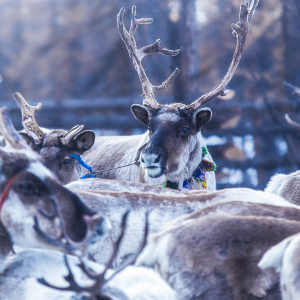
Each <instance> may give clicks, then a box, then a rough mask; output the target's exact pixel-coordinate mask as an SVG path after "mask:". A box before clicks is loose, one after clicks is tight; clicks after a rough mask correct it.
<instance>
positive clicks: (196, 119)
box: [192, 107, 212, 130]
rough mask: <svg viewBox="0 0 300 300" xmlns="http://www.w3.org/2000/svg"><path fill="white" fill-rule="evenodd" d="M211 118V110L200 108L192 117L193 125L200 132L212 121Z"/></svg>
mask: <svg viewBox="0 0 300 300" xmlns="http://www.w3.org/2000/svg"><path fill="white" fill-rule="evenodd" d="M211 117H212V111H211V109H210V108H208V107H205V108H199V109H197V110H195V111H194V113H193V115H192V120H193V124H194V126H195V127H196V128H197V129H198V130H200V128H201V127H202V126H205V125H206V124H207V123H208V122H209V121H210V120H211Z"/></svg>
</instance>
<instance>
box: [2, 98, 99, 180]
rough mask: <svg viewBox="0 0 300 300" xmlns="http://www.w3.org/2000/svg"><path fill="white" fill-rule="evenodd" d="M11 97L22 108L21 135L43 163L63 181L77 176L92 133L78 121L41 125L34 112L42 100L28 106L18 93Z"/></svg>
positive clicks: (89, 145) (92, 142)
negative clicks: (63, 125)
mask: <svg viewBox="0 0 300 300" xmlns="http://www.w3.org/2000/svg"><path fill="white" fill-rule="evenodd" d="M14 99H15V100H16V102H17V103H18V105H19V107H20V109H21V112H22V124H23V127H24V129H25V130H24V131H23V132H20V135H21V136H22V137H23V138H24V139H25V140H26V141H27V143H28V144H29V145H30V146H31V148H32V149H33V150H34V151H36V152H38V153H39V154H40V155H41V156H42V158H43V163H44V165H45V166H46V167H47V168H48V169H50V170H51V171H52V172H53V173H54V174H55V175H56V176H57V178H58V179H59V181H60V182H61V183H62V184H67V183H69V182H71V181H74V180H77V179H79V178H80V176H81V166H80V165H81V164H83V165H84V163H82V161H81V159H80V155H82V154H83V153H84V152H85V151H87V150H88V149H90V148H91V147H92V146H93V144H94V141H95V133H94V132H93V131H91V130H85V131H82V130H83V127H84V126H83V125H77V126H75V127H73V128H72V129H70V130H69V131H65V130H62V129H58V130H57V129H55V130H49V129H46V128H40V127H39V126H38V124H37V122H36V120H35V117H34V114H35V112H36V111H40V110H41V108H42V104H41V103H39V104H38V105H37V106H30V105H29V104H28V103H27V102H26V100H25V99H24V98H23V96H22V95H21V94H20V93H15V94H14ZM1 144H2V145H3V144H4V142H3V139H2V140H0V145H1Z"/></svg>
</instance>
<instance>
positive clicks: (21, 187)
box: [19, 183, 33, 192]
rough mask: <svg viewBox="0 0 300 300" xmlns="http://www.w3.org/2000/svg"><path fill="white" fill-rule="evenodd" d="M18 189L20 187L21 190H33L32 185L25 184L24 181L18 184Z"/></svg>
mask: <svg viewBox="0 0 300 300" xmlns="http://www.w3.org/2000/svg"><path fill="white" fill-rule="evenodd" d="M19 189H20V190H21V191H25V192H27V191H30V190H33V186H32V185H31V184H26V183H24V184H20V185H19Z"/></svg>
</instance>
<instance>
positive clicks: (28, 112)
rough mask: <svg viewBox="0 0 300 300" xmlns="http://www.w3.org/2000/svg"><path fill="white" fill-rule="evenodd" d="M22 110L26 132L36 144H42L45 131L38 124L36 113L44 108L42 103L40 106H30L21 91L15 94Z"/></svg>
mask: <svg viewBox="0 0 300 300" xmlns="http://www.w3.org/2000/svg"><path fill="white" fill-rule="evenodd" d="M13 97H14V99H15V100H16V102H17V103H18V105H19V107H20V109H21V112H22V124H23V127H24V129H25V130H26V132H27V133H28V134H29V135H30V136H31V137H32V138H33V139H34V141H35V143H36V144H40V142H41V141H42V139H43V137H44V135H45V133H44V132H43V131H42V130H41V129H40V127H39V125H38V124H37V122H36V120H35V117H34V113H35V112H36V111H40V110H41V109H42V103H39V104H38V106H30V105H29V104H28V103H27V102H26V100H25V99H24V98H23V96H22V95H21V94H20V93H15V94H14V95H13Z"/></svg>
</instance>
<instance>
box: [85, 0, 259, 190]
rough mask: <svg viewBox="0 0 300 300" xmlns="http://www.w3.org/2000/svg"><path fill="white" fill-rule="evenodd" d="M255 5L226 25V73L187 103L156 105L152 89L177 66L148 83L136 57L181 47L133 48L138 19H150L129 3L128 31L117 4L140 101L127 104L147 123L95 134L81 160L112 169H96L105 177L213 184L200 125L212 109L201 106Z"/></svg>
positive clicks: (181, 185)
mask: <svg viewBox="0 0 300 300" xmlns="http://www.w3.org/2000/svg"><path fill="white" fill-rule="evenodd" d="M246 2H247V3H248V1H246ZM246 5H248V4H246ZM255 7H256V6H255V5H254V6H253V7H250V6H247V9H245V11H244V14H243V15H241V18H240V20H239V22H238V23H237V24H233V25H232V29H233V34H234V35H235V36H236V38H237V47H236V50H235V53H234V56H233V60H232V63H231V65H230V67H229V70H228V72H227V74H226V76H225V77H224V79H223V80H222V81H221V82H220V83H219V84H218V85H217V86H216V87H215V88H214V89H213V90H212V91H210V92H209V93H207V94H205V95H204V96H202V97H200V98H199V99H198V100H196V101H195V102H193V103H192V104H190V105H185V104H182V103H173V104H170V105H161V104H159V103H158V102H157V101H156V99H155V97H154V92H155V91H157V90H163V89H166V88H167V86H168V85H170V84H171V83H172V82H173V80H174V79H175V77H176V76H177V74H178V72H179V71H178V69H176V70H175V71H174V73H173V74H172V75H171V76H170V77H169V78H168V79H167V80H166V81H165V82H164V83H163V84H161V85H160V86H154V85H152V84H151V83H150V82H149V80H148V78H147V76H146V73H145V70H144V68H143V66H142V59H143V58H144V57H145V56H146V55H149V54H154V53H159V54H163V55H168V56H174V55H178V54H179V52H180V51H181V49H179V50H176V51H172V50H168V49H165V48H162V47H161V46H160V40H157V41H156V42H155V43H154V44H151V45H148V46H145V47H143V48H140V49H137V46H136V42H135V39H134V33H135V31H136V29H137V27H138V25H140V24H150V23H152V19H145V18H143V19H136V18H135V16H136V8H135V6H133V7H132V19H131V20H132V21H131V27H130V30H129V32H128V31H127V30H126V29H125V27H124V22H123V15H124V12H125V10H124V8H122V9H121V10H120V13H119V14H118V29H119V33H120V36H121V38H122V40H123V41H124V43H125V45H126V47H127V50H128V52H129V55H130V57H131V58H132V60H133V64H134V67H135V69H136V70H137V72H138V75H139V79H140V81H141V84H142V89H143V94H144V97H145V99H144V101H143V105H138V104H135V105H133V106H132V107H131V110H132V113H133V114H134V116H135V117H136V118H137V119H138V120H139V121H140V122H142V123H143V124H145V125H146V126H148V131H147V132H146V133H145V134H143V135H139V136H128V137H113V138H112V137H97V138H96V141H95V144H94V146H93V147H92V148H91V149H90V150H89V151H87V152H86V153H85V154H84V155H83V158H84V160H85V161H86V162H87V163H88V164H89V165H90V166H93V168H94V170H95V171H99V172H100V170H107V169H108V170H110V169H113V170H110V171H105V172H100V174H103V176H104V177H105V178H109V179H119V180H128V181H133V182H142V183H143V182H146V183H150V184H154V185H163V186H165V187H171V188H173V189H179V190H182V189H184V190H191V189H208V190H215V189H216V183H215V174H214V169H215V165H214V163H213V160H212V158H211V156H210V154H209V153H208V152H207V149H206V146H205V143H204V140H203V137H202V135H201V128H202V126H204V125H206V124H207V123H208V122H209V121H210V119H211V117H212V112H211V110H210V109H209V108H202V106H203V105H205V104H207V103H208V102H209V101H211V100H213V99H214V98H216V97H218V96H223V95H225V94H226V91H225V88H226V86H227V84H228V83H229V81H230V80H231V78H232V76H233V75H234V73H235V70H236V68H237V66H238V64H239V61H240V59H241V57H242V54H243V52H244V48H245V42H246V37H247V33H248V30H249V25H250V21H251V18H252V15H253V13H254V10H255ZM248 9H249V11H248ZM141 148H142V149H143V151H142V155H141V165H139V166H136V165H133V164H134V162H135V161H136V156H137V153H138V152H139V151H140V150H141ZM128 164H132V165H131V166H129V167H126V168H117V169H116V167H118V166H123V165H128Z"/></svg>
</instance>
